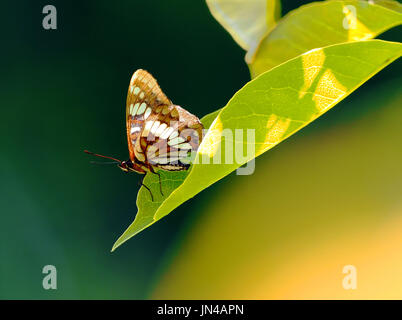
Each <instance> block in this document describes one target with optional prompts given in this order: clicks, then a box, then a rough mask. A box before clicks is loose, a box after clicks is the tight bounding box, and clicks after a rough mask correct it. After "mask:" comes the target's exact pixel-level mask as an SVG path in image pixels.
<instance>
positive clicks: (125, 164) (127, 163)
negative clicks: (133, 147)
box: [117, 161, 132, 172]
mask: <svg viewBox="0 0 402 320" xmlns="http://www.w3.org/2000/svg"><path fill="white" fill-rule="evenodd" d="M130 164H131V161H122V162H120V163H118V164H117V166H118V167H119V168H120V169H121V170H123V171H124V172H128V171H130V168H131V167H132V166H130Z"/></svg>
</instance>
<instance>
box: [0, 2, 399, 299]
mask: <svg viewBox="0 0 402 320" xmlns="http://www.w3.org/2000/svg"><path fill="white" fill-rule="evenodd" d="M304 3H305V1H284V3H283V8H282V13H283V14H286V13H287V12H288V11H290V10H292V9H294V8H297V7H299V6H300V5H301V4H304ZM47 4H52V5H54V6H55V7H56V8H57V14H58V15H57V17H58V21H57V23H58V29H57V30H44V29H43V28H42V19H43V16H44V15H43V14H42V8H43V7H44V6H45V5H47ZM2 8H3V10H2V12H3V14H2V16H3V17H2V19H1V24H2V28H1V30H3V32H2V39H3V40H2V41H3V46H2V51H1V56H2V61H3V66H2V77H1V80H0V81H1V86H0V94H1V96H0V97H1V100H0V101H1V111H2V117H1V122H2V125H1V129H0V130H1V135H0V140H1V142H2V146H3V152H2V153H1V157H0V168H1V169H0V170H1V180H0V181H1V182H0V188H1V190H0V191H1V192H0V197H1V214H0V298H2V299H147V298H164V299H176V298H182V299H192V298H201V299H216V298H226V299H239V298H244V299H260V298H268V299H271V298H274V299H281V298H305V299H310V298H315V299H321V298H342V299H348V298H402V271H401V270H402V232H401V231H402V194H401V192H402V169H401V163H402V142H401V141H402V126H401V119H402V110H401V108H400V107H401V105H402V95H401V89H400V88H401V84H402V77H401V70H402V69H401V62H400V61H397V62H395V63H393V64H392V65H391V66H390V67H388V68H386V69H385V70H383V71H382V72H381V73H380V74H378V75H377V76H375V77H374V78H373V79H371V80H370V81H369V82H368V83H366V84H364V86H363V87H361V88H360V89H358V90H357V91H356V92H355V93H353V94H352V95H351V96H350V97H348V98H347V99H346V100H345V101H343V102H342V103H340V104H339V105H338V106H336V107H335V108H334V109H333V110H330V111H329V112H328V113H327V114H325V115H324V116H322V117H321V118H319V119H318V120H317V121H315V122H314V123H312V124H311V125H309V126H308V127H306V128H305V129H303V130H302V131H301V132H299V133H297V134H296V135H294V136H292V137H291V138H290V139H288V140H286V141H285V142H283V143H281V144H280V145H279V146H277V147H276V148H274V149H273V150H271V151H269V152H268V153H266V154H264V155H263V156H261V157H259V158H258V159H257V161H256V172H255V174H254V175H252V176H236V175H234V174H232V175H230V176H228V177H226V178H225V179H223V180H221V181H220V182H218V183H216V184H214V185H213V186H211V187H210V188H208V189H207V190H205V191H204V192H202V193H201V194H199V195H197V196H196V197H195V198H193V199H192V200H190V201H188V202H187V203H185V204H184V205H182V206H181V207H179V208H178V209H176V210H175V211H174V213H173V214H170V215H169V216H168V217H167V218H165V219H163V220H161V221H160V222H158V223H156V224H154V225H153V226H152V227H150V228H149V229H146V230H145V231H143V232H142V233H140V234H139V235H137V236H136V237H134V238H133V239H131V240H130V241H128V242H127V243H125V244H124V245H123V246H121V247H120V248H119V249H117V250H116V251H115V252H114V253H110V249H111V247H112V244H113V243H114V241H115V240H116V239H117V237H118V236H119V235H120V234H121V233H122V232H123V231H124V230H125V229H126V228H127V226H128V225H129V224H130V223H131V222H132V220H133V219H134V217H135V213H136V205H135V200H136V193H137V190H138V181H139V178H140V176H137V175H135V174H130V175H127V174H124V173H123V172H121V171H120V170H119V169H117V168H116V167H115V166H100V165H98V166H97V165H93V164H90V163H89V161H90V160H92V159H91V158H90V157H89V156H87V155H85V154H84V153H83V150H84V149H89V150H92V151H95V152H99V153H102V154H105V155H110V156H116V157H118V158H120V159H123V160H125V159H128V150H127V140H126V136H125V100H126V94H127V87H128V84H129V80H130V77H131V75H132V73H133V72H134V71H135V70H136V69H138V68H144V69H146V70H148V71H150V72H151V73H152V74H153V75H154V76H155V77H156V78H157V79H158V81H159V84H160V85H161V87H162V89H163V91H164V92H165V93H166V94H167V95H168V97H170V99H171V100H173V101H174V102H175V103H176V104H179V105H181V106H184V107H185V108H186V109H188V110H189V111H190V112H192V113H194V114H196V115H198V116H199V117H200V118H201V117H202V116H204V115H206V114H208V113H210V112H212V111H214V110H216V109H217V108H220V107H222V106H224V105H225V104H226V103H227V101H228V100H229V99H230V98H231V96H232V95H233V94H234V93H235V92H236V91H237V90H239V89H240V88H241V87H242V86H243V85H244V84H245V83H246V82H247V81H249V72H248V68H247V66H246V64H245V62H244V52H243V51H242V49H240V48H239V47H238V46H237V45H236V43H235V42H234V41H233V40H232V39H231V37H230V36H229V34H227V33H226V32H225V31H224V29H223V28H222V27H221V26H220V25H219V24H218V22H216V21H215V20H214V19H213V17H212V16H211V14H210V13H209V11H208V8H207V6H206V4H205V2H204V1H201V0H197V1H188V0H173V1H164V0H159V1H156V0H153V1H136V0H131V1H116V2H110V1H83V2H66V1H51V2H48V1H46V2H45V1H27V0H26V1H19V0H17V1H7V2H5V3H4V4H3V6H2ZM400 31H401V29H400V28H399V29H393V30H391V31H388V32H387V33H385V34H383V35H381V36H380V38H381V39H386V40H393V41H398V40H400V36H401V32H400ZM49 264H50V265H54V266H55V267H56V268H57V272H58V289H57V290H48V291H47V290H44V289H43V287H42V279H43V277H44V275H43V274H42V268H43V267H44V266H45V265H49ZM345 265H354V266H355V267H356V269H357V289H356V290H344V289H343V288H342V279H343V277H344V275H343V274H342V268H343V266H345Z"/></svg>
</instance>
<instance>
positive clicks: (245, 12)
mask: <svg viewBox="0 0 402 320" xmlns="http://www.w3.org/2000/svg"><path fill="white" fill-rule="evenodd" d="M206 2H207V5H208V7H209V10H210V11H211V13H212V15H213V16H214V18H215V19H216V20H217V21H218V22H219V23H220V24H221V25H222V26H223V27H224V28H225V29H226V31H227V32H229V34H230V35H231V36H232V37H233V39H234V40H235V41H236V42H237V43H238V44H239V46H240V47H242V48H243V49H244V50H246V51H249V54H248V55H247V56H252V55H253V53H254V51H255V49H256V48H257V46H258V44H259V42H260V41H261V39H262V38H263V37H264V35H265V34H266V33H267V32H268V31H269V30H270V29H272V27H274V25H275V24H276V21H277V20H278V19H279V16H280V1H279V0H247V1H244V0H206Z"/></svg>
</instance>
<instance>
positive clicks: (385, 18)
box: [249, 0, 402, 77]
mask: <svg viewBox="0 0 402 320" xmlns="http://www.w3.org/2000/svg"><path fill="white" fill-rule="evenodd" d="M401 23H402V6H401V5H400V4H399V3H398V2H396V1H388V0H387V1H358V0H351V1H324V2H314V3H310V4H307V5H304V6H302V7H300V8H298V9H296V10H294V11H292V12H290V13H289V14H288V15H286V16H285V17H283V18H282V19H281V20H280V21H279V22H278V23H277V25H276V26H275V28H274V29H273V30H272V31H271V32H270V33H269V34H268V35H267V36H266V37H265V38H264V39H263V40H262V42H261V43H260V46H259V47H258V49H257V50H256V53H255V56H254V57H253V58H252V62H251V63H250V65H249V66H250V70H251V74H252V76H253V77H255V76H257V75H259V74H261V73H263V72H265V71H267V70H269V69H271V68H273V67H275V66H277V65H278V64H280V63H282V62H285V61H287V60H289V59H291V58H294V57H296V56H298V55H300V54H302V53H304V52H307V51H309V50H311V49H314V48H321V47H326V46H329V45H332V44H336V43H343V42H349V41H357V40H367V39H372V38H375V37H376V36H377V35H379V34H380V33H382V32H384V31H386V30H388V29H390V28H392V27H394V26H397V25H400V24H401Z"/></svg>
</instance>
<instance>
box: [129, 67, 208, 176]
mask: <svg viewBox="0 0 402 320" xmlns="http://www.w3.org/2000/svg"><path fill="white" fill-rule="evenodd" d="M126 114H127V115H126V116H127V118H126V120H127V139H128V146H129V152H130V158H131V161H133V162H137V163H138V161H139V162H142V163H144V164H145V165H146V166H147V167H148V168H149V170H150V171H153V167H157V168H161V169H164V170H169V171H178V170H185V169H187V168H188V167H189V161H190V160H191V155H192V153H193V152H195V151H196V150H197V149H198V146H199V144H200V142H201V139H202V129H203V126H202V124H201V122H200V121H199V119H198V118H197V117H196V116H194V115H192V114H191V113H189V112H188V111H186V110H185V109H183V108H181V107H179V106H176V105H173V104H172V102H171V101H170V100H169V99H168V98H167V97H166V95H165V94H164V93H163V92H162V90H161V89H160V87H159V85H158V83H157V81H156V80H155V79H154V78H153V77H152V75H151V74H149V73H148V72H147V71H145V70H137V71H136V72H135V73H134V74H133V76H132V78H131V82H130V86H129V90H128V95H127V107H126Z"/></svg>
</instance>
